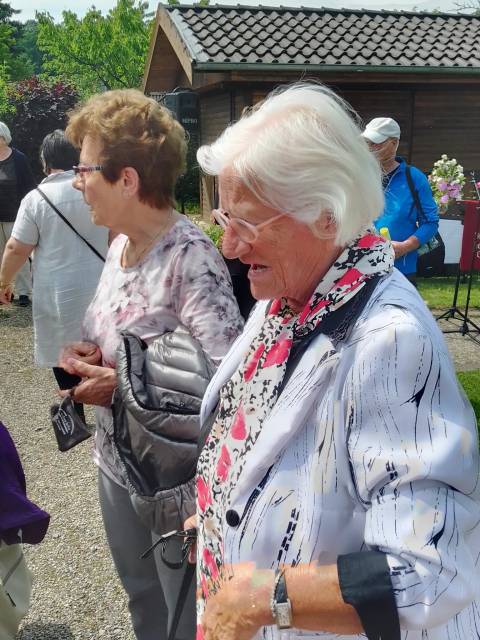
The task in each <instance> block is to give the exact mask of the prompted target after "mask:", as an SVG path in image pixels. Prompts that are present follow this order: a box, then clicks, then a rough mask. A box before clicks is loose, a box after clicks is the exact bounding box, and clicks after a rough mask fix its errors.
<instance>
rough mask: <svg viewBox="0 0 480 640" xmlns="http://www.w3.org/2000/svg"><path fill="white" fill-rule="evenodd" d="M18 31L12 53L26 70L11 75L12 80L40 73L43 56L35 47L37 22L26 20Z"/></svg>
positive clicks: (36, 46)
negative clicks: (21, 61)
mask: <svg viewBox="0 0 480 640" xmlns="http://www.w3.org/2000/svg"><path fill="white" fill-rule="evenodd" d="M19 27H20V28H19V29H18V31H17V33H16V34H15V45H14V47H13V52H14V55H15V56H18V57H19V58H20V59H21V60H23V61H24V62H23V64H24V67H25V68H26V70H25V71H24V72H23V75H22V72H19V73H16V75H13V74H12V79H14V80H15V79H18V80H22V79H24V78H27V77H30V76H32V75H38V74H40V73H41V72H42V62H43V55H42V53H41V51H40V50H39V48H38V45H37V37H38V22H37V21H36V20H27V22H24V23H22V24H20V25H19Z"/></svg>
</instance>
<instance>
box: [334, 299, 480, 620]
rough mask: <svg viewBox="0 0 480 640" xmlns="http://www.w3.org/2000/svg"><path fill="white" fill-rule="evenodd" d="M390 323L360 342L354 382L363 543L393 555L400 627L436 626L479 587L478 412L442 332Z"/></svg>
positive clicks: (354, 455)
mask: <svg viewBox="0 0 480 640" xmlns="http://www.w3.org/2000/svg"><path fill="white" fill-rule="evenodd" d="M381 322H382V324H383V326H379V327H377V328H376V329H375V331H371V332H369V333H368V334H367V336H366V337H365V338H364V340H363V342H362V343H357V346H356V354H355V360H354V362H353V364H352V367H351V370H350V374H349V376H348V377H347V380H346V383H345V387H344V401H345V411H346V415H347V416H348V432H347V446H348V454H349V459H350V462H351V468H352V479H353V482H354V485H355V490H356V493H357V495H358V498H359V500H360V502H361V504H362V505H363V506H364V508H365V510H366V524H365V532H364V541H365V544H366V546H367V548H368V549H373V550H376V551H378V552H382V553H383V554H384V555H385V560H386V565H385V567H386V568H385V572H386V574H387V576H389V577H390V579H391V584H392V594H393V596H394V598H395V602H396V608H397V611H398V616H399V621H400V626H401V628H402V629H405V630H410V629H411V630H418V629H430V628H432V627H436V626H440V625H443V624H446V623H447V621H448V620H449V619H451V618H452V617H453V616H455V615H456V614H457V613H458V612H460V611H461V610H462V609H464V608H465V607H467V606H468V605H469V604H470V603H471V602H472V600H473V599H474V598H475V593H476V590H477V584H478V568H477V567H476V562H477V558H478V554H479V553H480V549H479V544H478V542H477V540H476V537H475V534H474V533H473V532H474V530H475V528H476V527H477V526H478V522H479V519H480V510H479V502H478V493H477V491H478V490H477V486H478V480H479V455H478V439H477V432H476V424H475V416H474V414H473V410H472V408H471V406H470V405H469V403H468V400H466V398H465V396H464V394H463V393H462V391H461V390H460V389H459V384H458V381H457V379H456V376H455V372H454V370H453V367H452V365H451V362H450V361H449V359H448V355H447V353H446V347H445V345H444V344H442V343H441V342H440V340H441V338H440V337H438V338H436V336H435V333H434V330H433V328H431V329H424V328H423V326H422V324H423V323H421V322H420V320H417V319H416V318H415V317H413V315H410V314H409V313H408V312H406V311H405V310H402V309H396V308H395V307H386V308H385V309H384V310H383V312H382V321H381ZM431 322H432V321H431V319H429V318H427V317H426V316H425V325H426V326H427V327H428V326H429V325H430V324H431ZM378 324H380V322H379V321H378ZM436 340H438V342H436ZM477 538H478V536H477ZM359 555H361V554H359ZM367 572H368V567H365V572H364V573H367ZM370 583H371V584H372V588H373V587H374V584H373V581H370ZM367 595H368V594H367Z"/></svg>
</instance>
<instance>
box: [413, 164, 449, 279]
mask: <svg viewBox="0 0 480 640" xmlns="http://www.w3.org/2000/svg"><path fill="white" fill-rule="evenodd" d="M405 176H406V178H407V184H408V188H409V189H410V193H411V194H412V198H413V205H412V209H413V208H414V207H416V209H417V211H418V213H419V216H420V217H421V218H423V219H425V213H424V211H423V207H422V203H421V202H420V198H419V196H418V191H417V190H416V189H415V185H414V184H413V179H412V173H411V167H410V165H408V164H407V165H405ZM410 213H411V211H410ZM417 253H418V260H417V274H418V275H419V276H432V275H441V274H442V273H443V271H444V262H445V244H444V242H443V238H442V236H441V235H440V232H439V231H437V233H436V234H435V235H434V236H433V238H431V239H430V240H429V241H428V242H426V243H425V244H422V245H421V246H420V247H419V248H418V250H417Z"/></svg>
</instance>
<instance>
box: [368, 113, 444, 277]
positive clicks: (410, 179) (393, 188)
mask: <svg viewBox="0 0 480 640" xmlns="http://www.w3.org/2000/svg"><path fill="white" fill-rule="evenodd" d="M362 135H363V137H364V138H365V139H366V141H367V143H368V145H369V147H370V149H371V150H372V151H373V152H374V153H375V155H376V156H377V158H378V160H379V162H380V164H381V166H382V169H383V172H384V177H383V188H384V195H385V208H384V210H383V213H382V215H381V216H380V217H379V218H378V219H377V220H376V221H375V226H376V227H377V229H381V228H382V227H387V228H388V231H389V233H390V237H391V239H392V245H393V249H394V251H395V258H396V259H395V266H396V267H397V269H399V271H401V272H402V273H403V274H404V276H405V277H406V278H408V280H410V282H412V284H416V271H417V257H418V254H417V250H418V248H419V247H420V246H421V245H423V244H425V243H426V242H428V241H429V240H430V239H431V238H433V236H434V235H435V234H436V233H437V231H438V209H437V205H436V203H435V200H434V199H433V195H432V190H431V188H430V185H429V184H428V180H427V178H426V176H425V175H424V174H423V173H422V172H421V171H420V170H419V169H417V168H416V167H412V166H410V165H408V164H407V163H406V162H405V160H404V159H403V158H401V157H399V156H397V155H396V153H397V149H398V143H399V140H400V126H399V124H398V122H396V121H395V120H393V118H374V119H373V120H371V121H370V122H369V123H368V124H367V126H366V127H365V131H364V132H363V133H362Z"/></svg>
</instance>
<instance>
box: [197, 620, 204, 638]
mask: <svg viewBox="0 0 480 640" xmlns="http://www.w3.org/2000/svg"><path fill="white" fill-rule="evenodd" d="M203 638H204V635H203V627H202V625H201V624H197V634H196V638H195V640H203Z"/></svg>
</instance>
